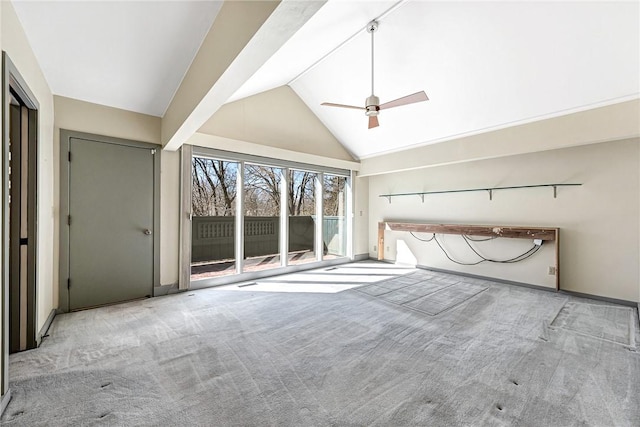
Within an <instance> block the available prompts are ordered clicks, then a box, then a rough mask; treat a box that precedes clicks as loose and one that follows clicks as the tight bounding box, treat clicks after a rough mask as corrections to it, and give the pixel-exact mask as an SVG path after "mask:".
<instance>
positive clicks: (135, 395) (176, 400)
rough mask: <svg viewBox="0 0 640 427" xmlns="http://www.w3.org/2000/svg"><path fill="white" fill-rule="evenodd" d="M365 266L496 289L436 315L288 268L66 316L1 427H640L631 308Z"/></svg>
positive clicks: (27, 371) (30, 357) (21, 361)
mask: <svg viewBox="0 0 640 427" xmlns="http://www.w3.org/2000/svg"><path fill="white" fill-rule="evenodd" d="M353 268H358V269H359V270H358V271H360V272H361V273H363V274H366V273H364V272H365V271H367V269H368V268H371V269H372V270H370V271H371V272H372V275H376V276H377V277H379V278H380V279H382V280H383V281H378V282H377V283H375V286H378V287H381V288H384V289H387V290H391V291H394V290H398V289H403V288H406V286H404V287H403V286H401V285H403V284H404V285H412V284H415V283H421V282H427V283H431V284H436V285H434V286H433V287H432V288H431V289H432V290H433V289H436V288H438V289H440V291H442V290H445V289H447V288H448V287H450V286H453V285H455V284H461V285H460V286H463V287H464V286H467V285H473V286H476V288H475V289H478V288H477V287H482V288H486V289H485V290H482V291H479V292H478V293H476V294H474V295H472V296H470V297H469V298H466V299H464V300H462V301H459V302H457V303H456V304H455V305H453V306H450V307H448V308H447V309H445V310H442V311H440V312H439V313H437V314H434V315H428V314H425V313H422V312H419V311H416V310H415V309H413V308H408V307H405V306H403V305H401V304H400V305H399V304H398V303H395V302H389V301H385V300H384V299H382V298H380V297H379V296H372V294H374V293H376V292H371V293H364V292H362V291H359V290H356V289H351V290H346V291H342V292H333V293H321V292H318V293H316V292H300V293H296V292H291V289H290V286H291V283H292V282H290V281H287V280H285V279H283V282H287V283H286V286H287V292H266V291H260V290H259V289H258V290H254V289H255V288H256V287H255V286H251V287H246V288H237V287H236V288H235V289H233V288H228V289H224V290H223V289H206V290H200V291H194V292H188V293H183V294H178V295H171V296H167V297H160V298H155V299H150V300H144V301H137V302H131V303H127V304H121V305H118V306H111V307H105V308H100V309H94V310H88V311H83V312H78V313H72V314H65V315H60V316H58V317H56V319H55V321H54V324H53V326H52V328H51V330H50V332H49V333H50V336H49V337H48V338H46V339H45V341H44V343H43V344H42V346H41V348H39V349H36V350H32V351H28V352H23V353H19V354H15V355H12V356H11V359H10V374H11V389H12V391H13V399H12V400H11V402H10V403H9V406H8V407H7V409H6V412H5V414H4V416H3V417H2V419H1V421H2V424H3V425H10V426H17V425H21V426H22V425H24V426H36V425H56V426H58V425H65V426H66V425H71V426H75V425H78V426H79V425H114V426H115V425H117V426H121V425H163V426H187V425H189V426H191V425H194V426H197V425H202V426H265V425H272V426H365V425H367V426H368V425H376V426H485V425H490V426H492V425H496V426H638V420H640V381H639V378H640V354H639V353H637V352H635V351H631V350H630V349H629V347H625V346H624V345H621V344H620V343H618V342H615V340H622V339H626V338H625V335H624V333H623V332H621V331H619V330H618V329H619V328H621V327H623V326H622V325H623V324H624V322H622V321H618V320H615V319H618V318H622V317H620V316H622V315H620V312H619V311H617V309H618V308H620V307H619V306H615V305H612V304H604V303H600V302H596V301H591V300H585V299H579V298H574V297H569V296H566V295H562V294H556V293H552V292H545V291H536V290H531V289H526V288H518V287H514V286H508V285H501V284H496V283H492V282H487V281H475V280H476V279H465V278H460V277H458V276H452V275H445V274H437V273H429V274H430V275H431V277H430V279H425V278H424V276H421V275H425V274H427V272H423V271H417V272H414V273H411V274H408V275H406V274H405V275H404V276H402V277H399V278H391V279H389V277H388V276H385V275H384V274H380V271H382V270H379V268H385V266H384V265H379V264H366V263H365V264H357V265H356V266H355V267H353ZM340 271H341V269H340V268H338V269H336V270H332V271H331V273H335V274H336V281H338V282H343V281H344V277H340V274H339V273H340ZM326 273H329V272H327V271H325V272H324V273H323V274H322V275H321V276H322V281H324V282H326ZM312 277H313V275H306V276H305V281H304V282H302V283H300V287H301V290H303V288H305V287H307V286H313V287H314V289H316V286H317V285H314V284H312V283H308V282H312V279H311V278H312ZM373 281H374V280H371V281H368V282H363V284H365V285H366V286H373V285H371V283H372V282H373ZM271 285H273V284H271ZM473 286H472V287H471V288H473ZM258 288H259V286H258ZM378 290H379V289H378ZM440 291H438V290H437V289H436V290H435V291H434V292H432V293H430V294H425V295H421V296H418V297H417V299H415V298H414V299H413V300H412V301H418V300H419V299H420V298H424V297H428V296H429V295H436V294H437V292H440ZM418 294H420V292H418ZM380 295H383V294H380ZM415 295H417V294H414V296H415ZM452 295H453V296H454V297H455V295H458V298H459V297H460V294H459V293H456V292H454V293H453V294H452ZM443 301H444V294H442V295H440V297H439V299H438V303H439V304H440V305H439V306H438V307H441V306H442V304H443ZM444 303H446V301H444ZM584 304H588V305H590V306H597V307H598V308H596V309H593V307H586V308H585V307H584ZM432 306H433V307H435V306H436V305H433V304H432ZM567 307H568V308H567ZM572 307H573V308H572ZM576 307H578V308H576ZM563 309H564V310H565V313H564V314H562V315H561V312H562V310H563ZM585 309H589V310H590V314H589V316H594V317H593V318H589V319H588V320H587V318H585V314H584V313H585V312H584V310H585ZM612 310H613V311H612ZM625 313H626V314H629V313H632V316H633V322H634V323H632V330H630V331H629V330H628V331H627V334H632V335H634V336H635V338H634V339H635V340H636V341H637V335H638V328H637V321H638V320H637V315H636V314H635V313H633V312H630V311H625ZM565 315H566V316H565ZM598 316H603V319H605V320H606V319H609V320H610V321H608V322H600V321H599V320H598V318H597V317H598ZM587 317H588V316H587ZM565 318H566V319H565ZM558 319H559V320H558ZM563 319H564V320H563ZM572 319H573V320H572ZM589 322H591V323H589ZM585 323H586V324H587V326H575V325H583V324H585ZM545 324H546V325H550V326H549V327H545V326H544V325H545ZM571 325H574V326H575V328H578V329H579V330H577V331H576V330H571V327H573V326H571ZM589 325H590V326H589ZM594 325H601V327H602V329H600V330H595V329H594V327H595V326H594ZM626 327H627V328H628V327H629V323H626ZM575 328H574V329H575ZM580 328H582V329H580ZM585 328H586V332H585ZM596 335H597V336H596Z"/></svg>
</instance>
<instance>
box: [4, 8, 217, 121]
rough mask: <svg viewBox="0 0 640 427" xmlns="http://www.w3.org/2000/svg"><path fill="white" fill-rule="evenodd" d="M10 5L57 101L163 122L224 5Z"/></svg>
mask: <svg viewBox="0 0 640 427" xmlns="http://www.w3.org/2000/svg"><path fill="white" fill-rule="evenodd" d="M13 5H14V8H15V9H16V13H17V14H18V18H19V19H20V21H21V23H22V26H23V27H24V29H25V33H26V34H27V38H28V39H29V43H30V44H31V46H32V48H33V50H34V53H35V55H36V57H37V59H38V62H39V63H40V66H41V68H42V71H43V73H44V75H45V78H46V79H47V82H48V83H49V87H50V88H51V91H52V92H53V93H54V94H55V95H61V96H66V97H69V98H75V99H81V100H84V101H90V102H94V103H97V104H102V105H108V106H111V107H117V108H122V109H125V110H130V111H136V112H140V113H146V114H151V115H154V116H162V115H164V112H165V110H166V108H167V106H168V105H169V102H170V101H171V99H172V98H173V95H174V93H175V91H176V90H177V88H178V86H179V84H180V82H181V81H182V78H183V77H184V74H185V72H186V70H187V68H188V67H189V65H190V64H191V61H192V60H193V58H194V56H195V54H196V52H197V51H198V48H199V47H200V44H201V43H202V40H203V39H204V36H205V35H206V33H207V31H209V28H210V27H211V24H212V23H213V20H214V19H215V17H216V15H217V13H218V11H219V10H220V7H221V5H222V1H86V0H85V1H24V0H22V1H21V0H13Z"/></svg>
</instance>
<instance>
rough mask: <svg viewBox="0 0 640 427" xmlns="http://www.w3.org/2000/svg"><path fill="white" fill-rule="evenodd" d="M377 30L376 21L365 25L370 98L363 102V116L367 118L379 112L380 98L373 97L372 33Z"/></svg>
mask: <svg viewBox="0 0 640 427" xmlns="http://www.w3.org/2000/svg"><path fill="white" fill-rule="evenodd" d="M377 29H378V21H375V20H374V21H371V22H369V23H368V24H367V32H368V33H369V34H371V96H370V97H368V98H367V99H366V100H365V108H366V112H365V114H366V115H367V116H377V115H378V111H380V107H379V105H380V98H378V97H377V96H376V95H375V91H374V74H373V72H374V69H375V67H374V48H373V47H374V46H373V33H375V32H376V30H377Z"/></svg>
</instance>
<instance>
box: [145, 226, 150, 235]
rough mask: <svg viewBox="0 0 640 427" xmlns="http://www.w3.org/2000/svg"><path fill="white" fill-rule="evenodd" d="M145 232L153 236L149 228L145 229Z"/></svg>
mask: <svg viewBox="0 0 640 427" xmlns="http://www.w3.org/2000/svg"><path fill="white" fill-rule="evenodd" d="M144 234H146V235H147V236H151V230H149V229H148V228H147V229H146V230H144Z"/></svg>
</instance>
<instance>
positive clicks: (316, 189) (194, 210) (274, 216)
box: [187, 149, 350, 285]
mask: <svg viewBox="0 0 640 427" xmlns="http://www.w3.org/2000/svg"><path fill="white" fill-rule="evenodd" d="M191 159H192V161H191V165H190V166H191V175H190V178H191V179H190V182H189V184H190V188H189V191H190V193H191V202H190V203H191V215H190V218H191V224H190V225H191V227H190V228H191V244H190V250H191V257H190V269H191V270H190V272H191V274H190V281H192V282H196V281H197V282H199V283H201V284H204V285H208V284H222V283H229V282H230V281H232V280H234V279H232V280H229V279H227V280H225V276H226V277H229V276H231V275H235V274H242V275H243V277H248V278H253V277H263V276H264V275H265V274H273V273H269V272H267V270H278V272H285V271H290V270H292V269H294V270H295V269H296V267H298V266H300V265H303V264H312V263H317V264H318V266H321V265H322V264H321V263H322V262H323V261H327V260H338V259H340V258H345V257H346V256H347V254H348V251H347V228H348V227H347V226H348V222H347V218H348V212H347V211H348V203H347V202H348V198H349V197H350V195H349V194H348V193H349V191H350V190H349V185H348V183H349V171H340V172H341V173H336V172H334V171H333V170H323V168H319V167H318V168H317V169H314V168H313V167H312V166H310V165H302V164H297V163H293V162H286V161H283V160H277V159H265V158H256V157H254V156H249V155H241V154H238V155H237V156H236V155H235V154H234V153H228V152H217V151H216V150H208V149H198V150H196V149H194V153H193V156H192V157H191ZM187 229H188V228H187Z"/></svg>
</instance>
